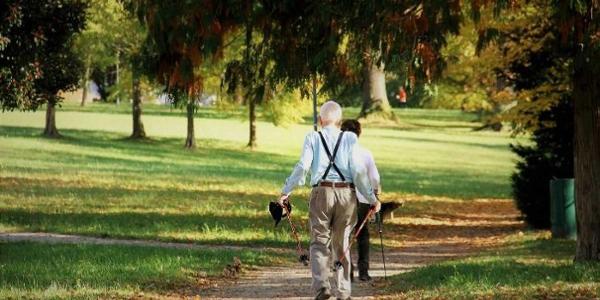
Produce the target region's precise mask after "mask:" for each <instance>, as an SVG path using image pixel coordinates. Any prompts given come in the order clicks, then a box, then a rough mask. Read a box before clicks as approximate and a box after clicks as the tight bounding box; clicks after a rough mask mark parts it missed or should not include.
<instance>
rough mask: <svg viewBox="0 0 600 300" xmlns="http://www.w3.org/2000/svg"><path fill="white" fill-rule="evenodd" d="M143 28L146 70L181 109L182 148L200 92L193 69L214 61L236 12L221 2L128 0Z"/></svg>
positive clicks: (190, 144) (191, 134) (191, 139)
mask: <svg viewBox="0 0 600 300" xmlns="http://www.w3.org/2000/svg"><path fill="white" fill-rule="evenodd" d="M134 6H135V10H136V11H137V13H138V16H139V17H140V20H141V21H142V23H143V24H145V25H146V26H147V28H148V38H147V39H146V46H145V53H146V55H144V59H145V62H146V63H145V67H146V71H147V72H148V73H149V74H150V75H151V76H152V77H154V78H156V80H157V81H158V82H159V83H160V84H162V85H163V86H164V87H165V91H166V92H167V93H168V94H169V95H170V98H171V99H172V100H173V102H174V103H175V104H177V105H185V107H186V110H187V128H188V129H187V137H186V142H185V147H186V148H194V147H195V146H196V139H195V131H194V111H195V103H196V100H197V99H198V97H200V96H201V94H202V91H203V74H200V72H199V70H200V67H201V65H202V63H203V62H204V60H205V59H206V58H212V59H213V60H215V61H218V60H219V59H220V58H221V57H222V54H223V45H224V39H225V36H226V35H227V34H229V33H231V31H232V30H234V29H235V25H236V21H237V18H236V15H235V12H234V11H233V8H232V7H233V6H230V4H229V3H227V1H215V0H202V1H192V2H179V1H178V2H165V1H160V0H137V1H134Z"/></svg>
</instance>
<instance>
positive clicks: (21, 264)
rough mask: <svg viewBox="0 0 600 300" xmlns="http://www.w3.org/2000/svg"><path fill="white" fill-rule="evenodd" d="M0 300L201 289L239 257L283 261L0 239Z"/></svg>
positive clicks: (246, 261) (271, 258)
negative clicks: (210, 277) (10, 241)
mask: <svg viewBox="0 0 600 300" xmlns="http://www.w3.org/2000/svg"><path fill="white" fill-rule="evenodd" d="M0 249H1V250H0V274H1V275H2V276H0V298H11V297H13V298H22V297H27V298H30V297H34V298H38V297H39V298H55V297H62V298H65V297H66V298H71V297H72V296H75V297H83V298H97V297H99V296H101V295H102V294H110V295H119V294H121V295H122V296H126V295H130V296H131V295H132V294H134V293H138V292H140V291H144V292H146V293H158V294H160V293H166V292H169V291H174V290H177V289H180V288H185V289H188V290H190V289H199V288H200V287H201V285H202V284H206V282H205V280H206V276H220V275H221V272H222V271H223V268H224V267H225V266H226V265H227V264H231V263H232V261H233V257H239V258H240V260H241V261H242V264H243V265H244V266H245V267H252V266H255V265H265V264H267V263H268V264H273V263H281V262H282V260H281V259H280V258H278V256H277V255H274V254H273V253H269V252H265V251H260V250H259V249H254V250H252V251H250V250H230V249H228V250H222V249H215V250H184V249H165V248H156V247H141V246H114V245H113V246H109V245H102V246H100V245H71V244H69V245H66V244H38V243H0Z"/></svg>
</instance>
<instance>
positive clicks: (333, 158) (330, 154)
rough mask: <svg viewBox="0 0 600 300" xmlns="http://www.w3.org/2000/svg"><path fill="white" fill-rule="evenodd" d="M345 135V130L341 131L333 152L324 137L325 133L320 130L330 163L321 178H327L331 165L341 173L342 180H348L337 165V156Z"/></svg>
mask: <svg viewBox="0 0 600 300" xmlns="http://www.w3.org/2000/svg"><path fill="white" fill-rule="evenodd" d="M343 135H344V132H343V131H342V132H340V135H339V136H338V139H337V142H336V143H335V147H334V148H333V154H332V153H331V152H330V151H329V148H328V147H327V142H326V141H325V138H324V137H323V133H321V132H320V131H319V136H320V137H321V143H323V147H324V148H325V153H327V157H329V165H328V166H327V169H325V173H323V177H321V180H325V178H326V177H327V175H329V171H330V170H331V167H333V169H334V170H335V171H336V172H337V173H338V175H340V177H341V178H342V181H346V178H345V177H344V175H343V174H342V172H340V169H338V167H337V166H336V165H335V156H336V154H337V152H338V148H339V147H340V143H341V141H342V136H343Z"/></svg>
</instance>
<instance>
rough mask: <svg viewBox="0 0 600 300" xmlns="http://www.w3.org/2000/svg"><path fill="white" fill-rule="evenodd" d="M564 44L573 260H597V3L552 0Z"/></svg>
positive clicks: (599, 93) (599, 88) (599, 67)
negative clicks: (569, 93)
mask: <svg viewBox="0 0 600 300" xmlns="http://www.w3.org/2000/svg"><path fill="white" fill-rule="evenodd" d="M554 7H555V12H556V22H557V24H559V28H560V31H561V33H562V38H563V42H565V43H567V44H569V45H571V46H572V47H573V48H574V49H575V56H574V61H573V73H572V74H573V77H572V89H573V100H574V104H575V204H576V214H577V251H576V254H575V259H576V260H578V261H588V260H593V261H600V180H599V179H600V19H599V18H598V14H599V13H600V2H598V1H596V0H577V1H566V0H556V1H554Z"/></svg>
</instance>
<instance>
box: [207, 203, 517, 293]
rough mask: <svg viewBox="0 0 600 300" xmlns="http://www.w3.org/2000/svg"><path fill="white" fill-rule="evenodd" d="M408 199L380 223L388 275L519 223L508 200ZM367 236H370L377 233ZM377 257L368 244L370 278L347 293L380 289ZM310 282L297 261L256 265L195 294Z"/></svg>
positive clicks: (479, 246)
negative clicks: (287, 264)
mask: <svg viewBox="0 0 600 300" xmlns="http://www.w3.org/2000/svg"><path fill="white" fill-rule="evenodd" d="M408 205H411V208H410V209H409V211H408V212H407V213H405V214H402V213H401V212H400V213H397V215H398V214H402V217H399V218H398V217H397V218H395V219H393V220H387V221H386V224H385V230H386V232H385V234H384V239H385V241H386V242H385V244H386V245H385V247H386V267H387V275H388V276H390V275H395V274H399V273H402V272H407V271H410V270H413V269H414V268H417V267H420V266H424V265H427V264H431V263H434V262H436V261H440V260H448V259H456V258H459V257H463V256H467V255H474V254H476V253H477V252H479V251H481V250H484V249H489V248H492V247H495V246H498V245H500V243H501V242H502V240H503V238H504V237H506V236H507V235H509V234H514V233H516V232H518V231H519V230H521V229H523V223H522V222H520V221H518V220H517V217H518V212H517V211H516V209H515V208H514V205H513V203H512V201H510V200H471V201H452V200H439V199H415V200H411V201H410V203H408ZM373 229H374V228H372V229H371V230H373ZM372 232H375V231H374V230H373V231H372ZM371 237H372V238H373V240H372V242H375V239H374V238H375V237H376V236H375V235H374V234H372V235H371ZM376 245H379V243H377V244H376ZM353 256H354V257H356V255H353ZM381 262H382V259H381V252H380V251H379V248H378V247H374V248H372V250H371V271H370V273H371V276H373V277H374V278H375V280H374V281H373V283H354V284H353V287H352V299H373V298H376V297H377V296H378V295H380V293H379V292H378V290H379V288H378V287H381V286H382V285H384V284H385V282H383V264H382V263H381ZM310 282H311V279H310V269H309V268H308V267H304V266H301V265H300V264H296V265H294V266H292V267H288V268H284V267H272V268H260V269H257V270H252V271H249V272H246V274H245V275H243V276H242V277H241V278H240V279H239V280H237V281H233V282H231V281H225V283H224V284H221V285H220V286H216V287H212V288H208V289H204V290H202V291H201V292H200V295H201V297H202V299H312V298H311V297H310V296H311V295H312V292H311V290H310Z"/></svg>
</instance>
